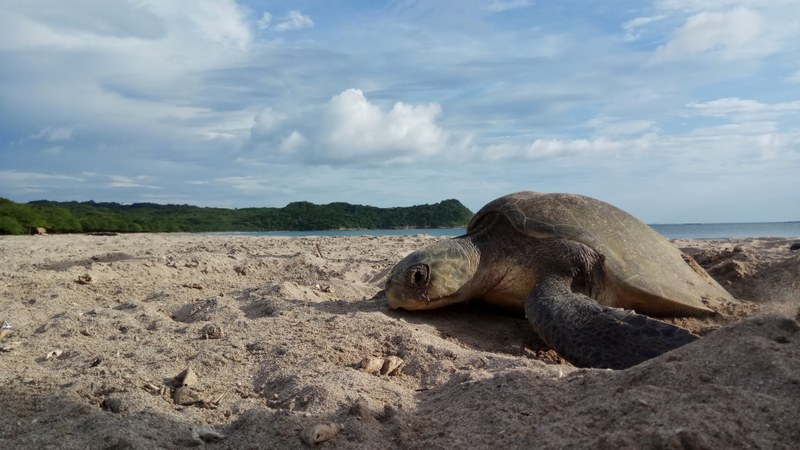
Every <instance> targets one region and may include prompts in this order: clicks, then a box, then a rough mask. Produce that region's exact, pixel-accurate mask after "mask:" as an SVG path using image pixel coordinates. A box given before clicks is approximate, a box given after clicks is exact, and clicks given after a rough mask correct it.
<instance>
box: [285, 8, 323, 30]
mask: <svg viewBox="0 0 800 450" xmlns="http://www.w3.org/2000/svg"><path fill="white" fill-rule="evenodd" d="M313 26H314V21H313V20H311V17H308V16H306V15H305V14H303V13H301V12H300V11H289V14H287V15H286V17H284V18H283V19H281V21H280V22H278V24H277V25H275V31H293V30H300V29H302V28H311V27H313Z"/></svg>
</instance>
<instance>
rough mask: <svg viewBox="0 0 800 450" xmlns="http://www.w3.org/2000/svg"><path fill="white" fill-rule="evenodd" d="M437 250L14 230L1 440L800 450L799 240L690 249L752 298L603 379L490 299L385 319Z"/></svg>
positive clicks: (6, 251) (17, 443)
mask: <svg viewBox="0 0 800 450" xmlns="http://www.w3.org/2000/svg"><path fill="white" fill-rule="evenodd" d="M433 239H434V238H431V237H428V236H411V237H353V238H273V237H269V238H264V237H224V236H191V235H121V236H102V237H101V236H25V237H0V250H2V255H1V256H0V261H2V266H0V320H3V319H6V320H7V321H8V322H9V323H10V324H11V325H12V326H13V328H12V329H11V330H10V333H9V332H8V331H6V332H5V333H4V334H5V336H3V337H2V339H0V348H1V349H2V351H0V367H2V370H0V411H2V412H3V420H2V421H0V447H2V448H15V447H16V448H19V447H25V448H76V449H77V448H81V449H83V448H180V447H184V446H190V445H199V444H201V443H207V444H208V445H210V446H216V447H220V448H303V447H306V446H307V445H308V444H306V443H304V441H303V440H302V439H301V437H300V436H301V432H303V430H306V432H305V433H304V434H303V436H304V437H305V439H306V440H313V439H314V438H315V437H316V438H319V439H326V438H329V439H330V440H329V441H328V442H327V443H324V444H322V445H323V446H329V447H331V448H378V447H380V448H386V447H388V448H442V447H461V448H463V447H467V446H470V447H476V448H480V447H498V446H506V447H512V448H523V447H524V448H529V447H531V446H536V447H537V448H560V447H570V446H572V447H601V448H602V447H614V448H619V447H658V448H681V447H686V448H688V447H691V448H723V447H769V448H792V447H794V445H795V444H796V443H797V442H798V441H800V431H798V430H800V375H798V374H800V332H799V331H800V327H799V326H798V324H797V322H796V321H795V320H793V319H792V318H793V317H795V316H796V314H797V310H798V306H800V286H798V284H797V283H798V281H797V280H798V279H800V278H798V277H800V259H799V258H800V257H799V256H798V255H799V254H798V252H797V251H791V250H789V243H791V242H793V241H791V240H788V241H787V240H783V241H781V240H763V239H760V240H755V239H753V240H741V241H678V242H677V244H678V245H679V246H681V247H683V248H685V249H686V250H687V251H688V252H689V253H691V254H693V255H694V256H695V258H697V260H698V261H699V262H701V264H704V265H705V266H706V267H707V268H708V269H709V270H710V271H712V273H715V271H716V276H717V278H718V280H720V282H721V283H722V284H723V285H724V286H725V287H726V288H728V289H729V290H730V291H731V292H732V293H734V294H735V295H737V296H738V297H740V298H746V299H748V300H751V302H747V303H742V304H740V305H737V306H735V307H732V308H731V309H730V310H729V311H721V314H720V315H719V316H716V317H713V318H708V319H702V320H699V319H680V320H678V321H679V322H680V323H681V324H682V325H684V326H688V327H690V328H692V329H693V330H694V331H697V332H700V333H703V334H704V335H705V337H704V338H703V339H701V340H699V341H697V342H694V343H692V344H690V345H688V346H686V347H683V348H681V349H678V350H676V351H674V352H671V353H669V354H666V355H663V356H662V357H659V358H656V359H653V360H651V361H648V362H646V363H644V364H641V365H638V366H635V367H633V368H631V369H628V370H624V371H608V370H586V369H576V368H574V367H572V366H570V365H568V364H566V363H564V362H563V361H562V360H561V359H560V358H559V357H558V355H556V354H554V353H553V352H552V351H550V350H549V349H547V348H546V347H545V346H544V345H543V344H542V343H541V341H539V340H538V339H537V338H536V336H535V335H533V333H532V332H531V331H530V329H529V326H528V324H527V322H526V321H524V320H522V319H520V318H517V317H509V316H504V315H501V314H498V313H496V312H493V311H487V310H485V309H482V308H480V307H478V306H476V305H460V306H455V307H452V308H449V309H446V310H439V311H430V312H427V313H417V314H411V313H404V312H394V311H389V310H388V309H387V307H386V304H385V300H384V299H383V298H382V297H381V296H380V295H377V296H376V294H378V293H379V291H380V289H381V287H382V283H383V280H384V279H385V276H386V273H387V272H388V270H389V268H390V267H391V265H392V264H393V263H394V262H396V261H397V260H398V259H399V258H400V257H402V256H404V255H405V254H406V253H407V252H409V251H411V250H413V249H415V248H418V247H420V246H422V245H425V244H427V243H430V242H432V241H433ZM784 241H785V242H784ZM737 248H738V249H737ZM728 263H731V264H733V269H730V270H728V269H725V270H723V269H719V270H716V269H714V267H723V266H725V265H726V264H728ZM776 312H777V313H776ZM745 316H751V317H748V318H744V317H745ZM743 318H744V319H743ZM721 325H723V327H722V328H719V327H720V326H721ZM717 328H719V329H717ZM715 330H716V331H715ZM187 368H188V369H191V372H192V375H186V374H185V370H186V369H187ZM327 424H332V425H327ZM202 425H211V426H213V431H212V430H210V429H208V428H201V427H200V426H202ZM315 425H318V426H320V427H318V428H312V427H313V426H315ZM214 432H216V433H218V434H215V433H214Z"/></svg>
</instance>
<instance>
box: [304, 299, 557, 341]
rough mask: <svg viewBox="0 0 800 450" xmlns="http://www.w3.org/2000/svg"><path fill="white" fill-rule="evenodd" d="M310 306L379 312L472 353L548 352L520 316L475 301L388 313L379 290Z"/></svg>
mask: <svg viewBox="0 0 800 450" xmlns="http://www.w3.org/2000/svg"><path fill="white" fill-rule="evenodd" d="M313 306H314V307H315V308H317V309H319V310H321V311H324V312H326V313H329V314H353V313H357V312H378V313H382V314H385V315H386V316H388V317H390V318H392V319H394V320H399V321H402V322H406V323H408V324H410V325H411V326H412V327H414V328H415V329H417V330H419V331H427V332H430V333H432V334H435V335H436V336H438V337H440V338H442V339H446V340H448V341H450V342H454V343H456V344H458V345H459V346H462V347H465V348H469V349H473V350H479V351H485V352H491V353H503V354H508V355H514V356H529V357H537V356H536V354H537V353H540V352H545V351H547V350H549V347H548V346H547V345H546V344H545V343H544V342H543V341H542V340H541V339H540V338H539V336H538V335H536V333H535V332H534V331H533V329H532V328H531V325H530V323H528V321H527V320H525V318H524V317H522V316H521V315H517V314H513V313H509V312H508V311H504V310H501V309H498V308H492V307H490V306H487V305H484V304H482V303H479V302H469V303H462V304H456V305H451V306H447V307H445V308H441V309H434V310H429V311H403V310H392V309H390V308H389V306H388V304H387V303H386V297H385V296H384V295H383V291H380V292H378V293H377V294H376V295H375V296H374V297H372V298H371V299H369V300H364V301H361V302H348V301H333V302H325V303H316V304H313ZM431 328H432V329H431Z"/></svg>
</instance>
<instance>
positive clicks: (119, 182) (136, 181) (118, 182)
mask: <svg viewBox="0 0 800 450" xmlns="http://www.w3.org/2000/svg"><path fill="white" fill-rule="evenodd" d="M108 178H110V179H111V183H110V186H112V187H118V188H146V189H161V188H160V187H158V186H153V185H149V184H143V182H146V181H148V180H149V179H150V177H148V176H146V175H141V176H138V177H134V178H132V177H125V176H121V175H109V176H108Z"/></svg>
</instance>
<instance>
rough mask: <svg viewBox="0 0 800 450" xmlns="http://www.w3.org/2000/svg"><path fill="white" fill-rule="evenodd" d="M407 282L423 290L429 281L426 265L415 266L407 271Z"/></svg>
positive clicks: (428, 270) (428, 271)
mask: <svg viewBox="0 0 800 450" xmlns="http://www.w3.org/2000/svg"><path fill="white" fill-rule="evenodd" d="M408 275H409V276H408V278H409V281H410V282H411V283H412V284H413V285H414V286H417V287H419V288H424V287H425V286H427V285H428V281H430V269H429V268H428V266H427V265H426V264H417V265H415V266H413V267H411V269H409V271H408Z"/></svg>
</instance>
